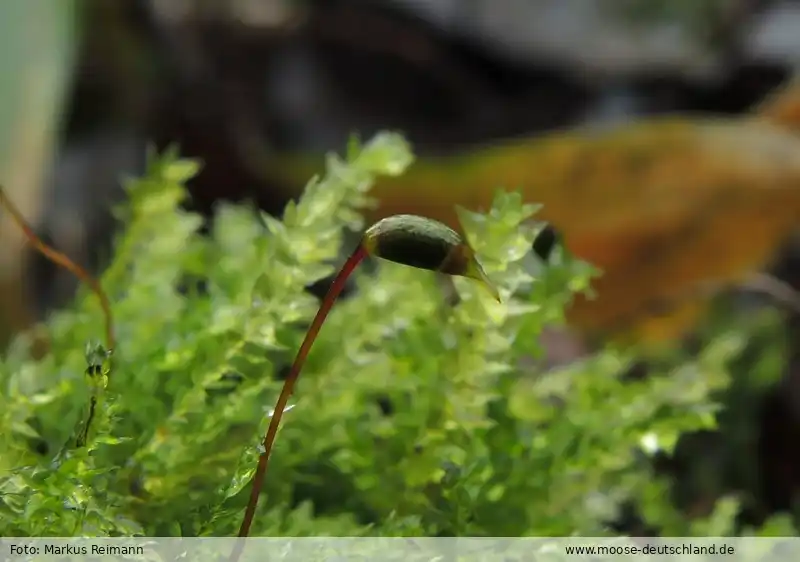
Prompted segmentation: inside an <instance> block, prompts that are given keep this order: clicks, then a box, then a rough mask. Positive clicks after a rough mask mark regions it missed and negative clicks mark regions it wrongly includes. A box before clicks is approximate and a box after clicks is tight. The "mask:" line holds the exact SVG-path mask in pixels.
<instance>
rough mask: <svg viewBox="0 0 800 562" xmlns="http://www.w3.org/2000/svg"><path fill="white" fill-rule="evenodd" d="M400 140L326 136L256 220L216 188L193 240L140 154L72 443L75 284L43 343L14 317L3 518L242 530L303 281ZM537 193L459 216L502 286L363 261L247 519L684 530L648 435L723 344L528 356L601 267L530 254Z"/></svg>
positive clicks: (4, 415) (447, 530) (58, 524)
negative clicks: (447, 280)
mask: <svg viewBox="0 0 800 562" xmlns="http://www.w3.org/2000/svg"><path fill="white" fill-rule="evenodd" d="M410 161H411V154H410V151H409V148H408V146H407V145H406V144H405V142H403V140H402V139H401V138H399V137H397V136H395V135H388V134H387V135H381V136H378V137H376V138H375V139H374V140H373V141H372V142H370V143H368V144H367V145H365V146H364V147H363V148H359V147H351V150H350V152H349V155H348V158H347V160H346V161H343V160H341V159H339V158H336V157H333V156H331V157H330V158H329V161H328V168H327V173H326V175H325V178H324V179H322V180H314V181H312V182H311V183H310V184H309V185H308V187H307V189H306V192H305V195H304V197H303V198H302V199H301V200H300V201H299V202H298V203H297V204H293V205H290V206H289V208H288V209H287V211H286V214H285V217H284V219H283V220H282V221H279V220H277V219H274V218H271V217H264V218H265V221H266V224H267V227H268V228H267V231H266V232H265V231H264V228H263V226H262V225H261V224H260V222H259V221H258V220H257V219H256V218H255V217H254V216H253V214H252V212H251V211H249V210H247V209H245V208H242V207H238V206H224V207H222V208H220V209H219V212H218V213H217V215H216V217H215V221H214V224H213V228H212V231H211V234H210V235H209V236H206V237H204V236H201V235H200V234H199V232H198V231H199V228H200V226H201V220H200V218H199V217H198V216H196V215H194V214H192V213H189V212H186V211H184V210H181V208H180V203H181V202H182V201H183V199H184V198H185V196H186V193H185V190H184V186H183V183H184V182H185V181H186V180H188V179H189V178H190V177H191V176H192V175H193V174H194V173H196V170H197V164H195V163H193V162H191V161H187V160H180V159H177V158H176V155H175V154H174V153H168V154H165V155H162V156H161V157H158V158H152V159H151V164H150V166H149V170H148V172H147V174H146V175H145V177H143V178H141V179H137V180H132V181H129V182H128V183H127V190H128V194H129V201H128V203H127V205H126V207H125V208H124V209H122V210H121V211H120V216H122V217H123V218H124V229H123V231H122V233H121V235H120V237H119V240H118V243H117V246H116V248H117V249H116V254H115V258H114V261H113V263H112V264H111V265H110V267H109V268H108V269H107V271H106V272H105V274H104V275H103V277H102V282H103V284H104V287H105V288H106V290H107V292H108V293H109V295H110V298H111V300H112V301H113V309H114V314H115V321H116V330H117V339H118V349H116V350H115V353H114V363H113V372H111V373H110V376H109V385H108V388H107V389H106V390H105V391H104V392H103V394H102V396H101V400H100V407H99V411H98V415H97V420H96V422H95V426H94V431H93V433H92V434H91V435H90V441H89V445H88V447H87V448H85V449H67V450H64V451H61V454H58V453H59V451H60V449H61V447H62V445H63V444H64V443H66V442H68V440H69V439H70V438H71V437H74V432H75V429H74V426H75V424H77V423H78V422H79V421H80V419H81V417H82V415H83V409H84V408H85V406H86V404H87V400H88V397H89V395H90V393H91V392H92V389H91V388H90V385H89V384H87V381H86V378H85V377H84V374H83V373H84V371H85V369H86V358H85V357H84V352H85V349H86V343H87V342H88V341H93V340H96V339H98V338H100V337H101V336H102V330H103V328H102V317H101V314H100V310H99V307H98V306H97V303H96V301H95V300H94V298H93V296H92V295H90V294H88V293H87V294H85V295H81V296H80V297H79V298H78V299H77V300H76V301H75V303H74V305H73V306H72V307H70V308H69V309H66V310H63V311H60V312H58V313H57V314H54V315H53V316H52V317H51V318H50V319H49V320H48V321H47V329H48V331H49V333H50V334H51V337H52V349H51V352H50V353H49V354H48V355H47V356H46V357H44V358H42V359H40V360H35V359H33V358H31V356H30V354H29V342H28V338H27V336H20V337H19V338H18V339H17V340H16V341H15V342H14V344H13V345H12V346H11V348H10V349H9V350H8V352H7V353H6V354H5V356H4V357H3V360H2V363H0V385H1V386H0V535H2V536H24V535H49V536H70V535H84V536H92V535H129V534H146V535H151V536H152V535H156V536H159V535H161V536H164V535H184V536H195V535H232V534H234V533H235V532H236V530H237V529H238V525H239V523H240V522H241V517H242V514H243V510H244V505H245V501H246V495H247V492H248V490H249V483H250V481H251V478H252V471H253V469H254V467H255V460H256V457H257V455H258V444H259V442H260V439H261V437H262V435H263V432H264V429H265V427H266V423H267V412H268V411H269V409H270V408H271V407H272V406H273V404H274V401H275V399H276V397H277V394H278V392H279V390H280V386H281V381H280V380H279V376H278V375H279V373H280V371H281V369H282V367H284V366H285V365H286V364H287V363H288V362H289V361H290V360H291V358H292V357H293V356H294V353H295V351H296V349H297V347H298V345H299V343H300V341H301V340H302V338H303V335H304V329H305V324H306V323H308V322H309V321H310V319H311V318H312V317H313V315H314V313H315V312H316V309H317V306H318V302H317V301H316V300H315V299H314V298H313V297H312V296H310V295H309V294H308V293H306V292H304V291H303V290H301V288H302V287H304V286H306V285H309V284H311V283H313V282H315V281H318V280H320V279H321V278H323V277H325V276H327V275H329V274H330V273H332V271H333V269H334V268H333V263H334V262H335V261H336V260H337V259H338V257H339V256H340V255H341V254H342V253H349V251H351V250H352V248H343V239H344V234H345V232H346V231H347V230H348V229H355V230H359V231H360V230H362V229H363V228H364V226H365V225H363V223H362V221H361V219H360V215H359V214H358V209H359V208H360V207H361V206H363V205H364V204H366V203H367V201H368V200H367V196H368V188H369V186H370V184H371V182H372V180H373V178H374V176H375V175H376V174H398V173H402V171H403V170H404V169H405V167H406V166H407V165H408V164H409V163H410ZM535 210H536V209H535V207H532V206H527V205H523V204H522V201H521V198H520V197H519V196H518V195H517V194H514V193H504V192H498V195H497V197H496V199H495V204H494V207H493V209H492V210H491V212H490V213H488V214H487V215H486V216H479V215H474V214H470V213H463V214H462V219H463V223H464V227H465V231H466V233H467V237H468V239H469V243H470V246H471V247H473V248H475V250H476V252H477V254H478V257H479V259H480V260H481V263H482V264H483V265H484V267H485V269H486V270H487V273H488V274H489V275H490V276H491V278H492V280H493V281H494V282H496V283H497V284H498V285H499V286H500V288H501V290H502V291H503V294H504V295H511V296H509V297H508V298H504V300H503V302H502V303H497V302H495V301H493V300H492V299H491V296H490V295H488V294H486V292H485V291H483V288H482V287H480V286H478V285H477V284H475V283H473V282H471V281H470V280H467V279H460V278H458V279H455V281H454V282H455V284H456V288H457V290H458V291H459V293H460V296H461V299H460V300H459V303H458V304H457V305H456V306H452V305H450V304H448V302H447V299H445V298H443V294H442V291H441V288H440V286H439V285H438V284H437V282H436V278H435V275H434V274H433V273H430V272H422V271H418V270H414V269H411V268H407V267H403V266H400V265H397V264H393V263H390V262H380V263H379V264H378V265H377V270H376V272H375V273H374V275H373V274H368V273H366V272H357V275H356V277H357V284H358V291H357V295H356V296H355V297H353V298H350V299H348V300H345V301H343V302H341V303H340V304H339V305H337V306H336V308H335V309H334V311H333V313H332V314H331V316H330V318H329V319H328V322H327V323H326V325H325V326H324V327H323V329H322V332H321V334H320V336H319V339H318V341H317V343H316V345H315V347H314V349H313V350H312V352H311V355H310V357H309V361H308V364H307V365H306V368H305V371H304V374H303V376H302V377H301V379H300V381H299V384H298V388H297V392H296V394H295V396H294V398H293V399H292V402H293V404H294V405H295V407H294V408H293V409H292V411H291V412H288V413H287V414H286V416H285V417H284V421H283V426H282V429H281V432H280V434H279V436H278V440H277V446H276V449H275V451H274V455H273V458H272V462H271V467H270V472H269V474H268V477H267V482H266V486H265V492H266V495H265V497H263V498H262V501H261V502H260V505H259V511H258V513H257V516H256V520H255V523H254V527H253V533H252V534H254V535H259V534H266V535H279V534H289V535H297V536H303V535H350V536H352V535H425V536H440V535H489V536H515V535H533V534H536V535H571V534H580V535H602V534H607V533H609V532H610V531H609V528H608V525H607V522H608V521H609V520H611V519H614V518H615V517H616V516H617V514H618V512H619V511H620V510H621V508H622V506H624V505H627V504H629V503H631V502H632V503H633V504H634V505H635V506H636V507H637V509H638V511H640V512H641V513H644V514H645V515H646V516H647V518H648V521H649V522H652V523H654V524H658V525H660V526H661V527H662V528H663V529H665V532H666V533H667V534H677V535H681V534H690V533H691V532H692V529H691V528H690V526H689V524H688V523H686V522H685V520H684V519H683V518H681V517H679V516H678V515H677V511H676V509H675V508H674V507H673V506H672V504H671V503H670V500H669V497H668V494H665V493H664V490H665V489H666V481H665V480H663V479H662V478H660V477H655V476H654V475H653V473H652V469H651V466H650V463H649V461H648V460H647V455H646V454H645V453H643V452H642V451H643V449H642V445H641V444H642V442H643V440H645V441H647V443H649V444H650V446H652V445H653V444H655V445H656V447H663V448H667V449H668V448H669V447H671V445H672V444H673V443H674V442H675V441H676V440H677V437H678V436H679V435H681V434H682V433H683V432H686V431H691V430H694V429H698V428H707V427H710V426H711V425H713V424H714V419H715V414H714V412H715V400H714V398H713V395H712V393H713V392H715V391H716V390H718V389H722V388H725V387H726V386H727V383H728V375H727V371H726V367H725V364H726V363H725V362H726V361H728V359H729V357H730V355H731V353H732V352H731V351H730V349H729V347H730V342H729V340H723V342H722V344H712V345H710V346H709V347H708V349H707V351H706V352H704V353H703V354H701V356H700V358H699V359H690V358H682V359H681V363H680V365H681V367H680V369H678V370H677V371H676V370H675V369H674V366H675V365H674V364H669V365H665V367H664V369H662V370H661V371H659V370H658V369H657V370H656V372H654V373H653V375H652V376H651V377H650V378H649V379H647V380H644V381H634V382H631V381H626V380H624V379H623V374H624V373H625V372H626V370H627V369H628V367H629V366H630V364H631V362H632V360H633V357H632V356H628V355H625V354H621V353H616V352H612V351H606V352H603V353H599V354H597V355H595V356H592V357H590V358H589V359H587V360H586V361H584V362H582V363H579V364H575V365H572V366H570V367H568V368H564V369H560V370H557V371H552V372H547V373H545V372H540V371H538V370H536V369H531V368H527V367H526V368H523V367H520V366H519V365H521V364H522V361H523V359H526V358H530V357H534V358H535V357H538V356H539V355H540V349H539V343H538V342H539V337H540V334H541V331H542V328H543V326H545V325H549V324H554V323H555V324H558V323H559V322H561V321H562V319H563V311H564V306H565V305H566V304H567V303H568V302H569V300H570V299H571V298H572V294H573V293H572V291H574V290H583V289H584V288H586V287H587V286H588V284H589V280H590V276H591V275H592V273H593V270H592V268H590V267H589V266H588V265H587V264H584V263H581V262H578V261H576V260H574V259H572V258H571V257H570V256H569V255H568V254H567V253H566V252H565V251H564V250H563V248H561V247H560V246H559V247H557V248H556V249H555V250H554V252H553V254H552V255H551V260H550V264H549V265H547V266H544V265H543V264H542V263H541V262H538V261H536V260H535V259H533V258H531V256H530V255H529V254H530V245H531V242H532V240H533V239H534V237H535V234H536V232H537V230H538V227H536V226H531V225H530V224H529V221H528V219H529V218H530V217H531V216H532V215H533V213H534V212H535ZM368 275H369V278H367V276H368ZM198 281H201V282H202V283H198ZM198 285H202V290H200V288H198ZM725 342H728V343H725ZM725 345H728V346H729V347H725ZM720 346H722V347H720ZM387 411H388V412H389V413H388V414H387ZM726 513H727V511H726ZM713 528H714V530H715V531H719V530H720V527H719V525H715V526H714V527H713Z"/></svg>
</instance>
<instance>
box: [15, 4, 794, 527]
mask: <svg viewBox="0 0 800 562" xmlns="http://www.w3.org/2000/svg"><path fill="white" fill-rule="evenodd" d="M0 42H1V43H2V44H1V45H0V183H2V185H3V186H4V187H5V188H6V190H7V192H8V194H9V196H10V198H11V199H12V200H13V201H14V202H15V203H16V205H17V206H18V207H19V208H20V209H21V211H22V212H23V213H24V215H25V216H26V217H27V219H28V220H29V221H30V222H31V223H32V224H34V225H35V227H36V229H37V232H38V233H39V234H40V235H41V236H42V238H44V239H45V240H47V241H49V242H51V243H52V244H54V245H55V246H56V247H57V248H58V249H59V250H61V251H63V252H65V253H66V254H68V255H69V256H71V257H72V258H73V259H75V261H77V262H78V263H80V264H83V265H85V266H87V267H88V268H90V269H91V270H92V271H98V270H100V269H101V268H102V265H103V263H104V261H105V260H106V259H107V257H108V255H109V253H110V251H111V243H112V237H113V233H114V228H115V223H114V218H113V216H112V213H111V209H112V206H113V205H114V204H115V202H118V201H119V200H120V199H121V197H122V189H121V183H120V181H121V179H122V178H124V177H125V176H127V175H136V174H139V173H141V172H142V171H143V166H144V157H145V149H146V147H147V146H148V144H154V145H155V146H157V147H159V148H164V147H166V146H167V145H169V144H173V143H175V144H177V145H178V146H179V147H180V151H181V153H182V154H183V155H185V156H189V157H193V158H198V159H200V160H202V162H203V164H204V167H203V170H202V172H201V173H200V175H199V176H198V177H197V178H196V179H194V180H193V181H192V182H191V184H190V191H191V203H190V205H191V206H192V207H193V208H194V209H195V210H198V211H200V212H202V213H204V214H206V215H208V214H210V213H211V212H212V209H213V206H214V204H215V203H216V202H218V201H220V200H230V201H244V200H249V201H254V202H256V203H257V205H258V206H259V207H261V208H262V209H263V210H265V211H267V212H270V213H275V214H280V212H281V209H282V207H283V206H284V204H285V203H286V201H287V199H288V198H290V197H292V196H294V195H297V194H298V193H299V192H300V190H301V189H302V184H300V185H297V184H294V185H285V183H286V182H285V180H281V179H280V178H281V175H280V174H273V173H271V170H270V168H269V166H264V165H262V162H259V161H258V158H257V157H254V154H278V155H279V154H280V153H281V152H293V153H309V154H318V153H321V152H324V151H328V150H335V151H342V150H343V148H344V146H345V143H346V141H347V138H348V136H349V135H350V134H351V133H353V132H356V131H357V132H359V133H360V134H361V137H362V138H365V139H366V138H369V137H370V136H371V135H373V134H374V133H376V132H378V131H380V130H384V129H393V130H398V131H401V132H402V133H404V134H405V135H406V136H407V137H408V139H409V140H410V141H411V143H412V145H413V147H414V150H415V152H416V153H417V154H419V155H422V156H425V155H440V154H454V153H458V152H459V151H460V150H463V149H465V148H466V147H471V146H475V145H491V144H492V143H496V142H499V141H501V140H505V139H510V138H515V137H529V136H536V135H546V134H547V133H549V132H551V131H555V130H560V129H564V128H571V127H583V126H593V125H605V124H614V123H625V122H628V121H632V120H636V119H640V118H642V117H647V116H652V115H656V114H666V113H671V112H681V113H698V114H701V113H702V114H706V113H708V114H729V115H738V114H743V113H745V112H747V111H748V110H749V109H750V108H751V107H752V106H753V105H754V104H757V103H758V102H760V101H761V100H762V99H763V98H764V97H765V96H766V95H767V94H769V93H770V92H771V91H772V90H773V89H774V88H776V87H777V86H778V85H780V84H781V83H783V82H784V80H786V79H787V78H788V77H789V76H791V75H792V73H793V69H794V67H795V66H796V65H797V64H798V63H800V2H797V1H794V2H790V1H774V0H117V1H114V2H109V1H107V0H82V1H79V0H58V1H55V0H4V1H3V2H0ZM743 227H745V228H746V225H743ZM0 237H2V244H0V299H2V301H1V302H0V304H1V305H2V308H0V343H2V344H3V346H5V344H6V343H7V341H8V339H9V338H10V337H11V336H12V335H13V334H14V333H17V332H19V331H20V330H23V329H25V328H27V327H30V326H31V325H32V324H33V323H35V322H36V321H37V320H40V319H42V318H44V316H45V315H46V314H47V311H49V310H52V309H53V308H54V307H59V306H62V305H64V304H65V303H67V302H69V299H70V298H71V297H72V295H73V294H74V291H75V289H76V286H77V285H76V281H75V280H74V279H73V278H72V276H70V275H69V274H68V273H65V272H63V271H61V270H59V269H57V268H56V267H55V266H53V265H52V264H49V263H48V262H46V261H44V260H43V259H41V258H40V257H38V255H36V254H34V253H33V252H32V251H30V250H29V249H28V247H27V246H26V245H25V241H24V238H23V237H22V235H21V233H20V232H19V231H18V229H17V228H16V227H15V226H14V225H13V223H11V222H10V220H9V217H8V214H7V213H4V212H3V213H0ZM792 254H793V252H791V251H789V252H787V253H786V254H785V255H784V256H783V258H782V259H781V260H780V261H779V263H777V264H776V266H775V271H776V272H777V273H778V275H779V276H782V277H783V279H784V280H785V281H788V282H789V283H790V284H793V285H795V286H799V285H800V278H797V279H795V275H794V274H793V271H795V269H796V268H795V267H794V265H793V264H794V261H795V260H794V258H793V255H792ZM794 324H798V325H800V323H799V322H797V321H796V319H789V321H788V322H787V333H788V334H789V336H788V337H789V338H792V335H791V334H793V333H794V332H793V331H792V330H794V329H795V328H794ZM794 362H795V361H794V359H793V358H792V357H789V358H787V360H786V365H785V368H784V377H783V379H782V380H781V381H779V382H777V383H775V384H774V385H772V386H771V387H770V388H768V389H765V390H764V391H763V392H762V393H761V395H759V396H755V395H752V394H748V395H747V397H746V399H742V400H740V401H739V402H740V403H741V404H745V406H743V407H746V409H747V412H744V411H736V410H735V411H733V413H732V414H731V417H732V418H736V419H737V420H739V425H738V426H737V427H739V429H741V431H739V430H737V431H739V433H736V435H735V436H734V441H735V440H736V439H738V440H739V441H741V440H743V439H744V440H746V441H747V443H748V446H749V449H741V448H736V447H734V446H731V445H730V443H731V441H730V439H727V438H726V439H720V438H719V437H718V436H717V437H715V436H714V435H700V436H696V438H695V439H694V440H693V441H692V442H691V443H690V442H689V441H687V444H686V447H685V451H686V452H685V453H679V455H678V457H676V459H673V460H672V461H670V464H669V469H670V470H673V471H675V473H676V477H681V478H686V479H687V480H690V479H695V480H697V481H701V482H703V484H701V485H700V491H701V492H702V498H700V496H697V495H696V494H695V496H696V497H695V500H696V501H694V503H692V505H691V506H689V507H687V509H689V510H700V511H702V509H703V505H704V503H703V502H706V501H708V500H713V497H715V496H716V495H718V494H720V493H722V492H723V491H724V490H722V488H726V487H727V488H729V489H730V488H737V487H749V489H750V491H751V492H752V497H753V500H752V502H753V505H754V506H755V507H754V508H753V511H752V514H751V515H752V516H753V517H755V518H758V517H760V516H763V515H764V514H766V513H768V512H773V511H776V510H788V509H790V508H791V507H792V505H793V499H792V498H793V495H794V494H795V491H796V489H797V488H798V486H800V449H798V448H797V447H796V444H797V443H798V442H800V429H798V428H800V409H798V406H797V405H796V404H795V403H793V402H792V400H790V399H789V398H787V396H789V395H791V393H790V392H786V390H787V388H788V389H792V388H795V385H800V383H795V382H794V381H795V380H796V379H798V377H800V371H798V369H796V368H795V366H794ZM795 371H798V373H799V374H798V375H796V376H795V375H794V374H793V373H794V372H795ZM741 404H739V405H741ZM734 406H735V405H733V404H732V405H730V407H731V408H733V407H734ZM741 420H744V421H741ZM742 428H743V429H742ZM710 443H712V444H713V445H709V444H710ZM743 450H749V451H752V452H753V454H754V456H753V458H752V459H751V460H752V463H751V464H754V466H755V469H756V470H757V471H758V474H759V475H760V476H759V477H758V478H757V479H756V480H753V479H752V478H750V477H749V476H747V477H745V476H743V475H742V471H741V470H739V469H738V468H737V467H738V466H739V464H741V463H742V462H744V461H743V459H742V457H741V454H742V451H743ZM698 451H703V455H705V456H704V457H703V458H704V459H705V460H704V461H703V462H699V461H698V462H696V460H697V459H696V457H697V455H699V454H700V453H699V452H698ZM681 454H682V455H684V457H685V458H684V457H681V456H680V455H681ZM709 455H710V457H709ZM687 459H688V460H687ZM706 461H707V462H706ZM748 462H749V461H748ZM698 471H699V472H698ZM753 482H755V483H753ZM692 490H695V491H696V490H697V488H694V487H693V488H692ZM698 498H700V499H698ZM690 503H691V502H690ZM695 504H696V505H695Z"/></svg>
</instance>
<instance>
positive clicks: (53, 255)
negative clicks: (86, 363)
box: [0, 185, 116, 350]
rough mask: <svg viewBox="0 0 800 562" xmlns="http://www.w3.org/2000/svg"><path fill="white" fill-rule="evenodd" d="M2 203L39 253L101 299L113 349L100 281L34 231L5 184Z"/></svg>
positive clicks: (110, 319)
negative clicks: (7, 193)
mask: <svg viewBox="0 0 800 562" xmlns="http://www.w3.org/2000/svg"><path fill="white" fill-rule="evenodd" d="M0 204H2V206H3V207H5V208H6V209H7V210H8V212H9V213H10V214H11V218H12V219H13V220H14V222H15V223H16V224H17V226H19V228H20V229H21V230H22V232H23V234H24V235H25V238H27V240H28V243H29V244H30V245H31V246H32V247H33V248H34V249H36V250H37V251H38V252H39V253H41V254H42V255H44V256H45V257H46V258H47V259H48V260H50V261H51V262H53V263H55V264H57V265H60V266H61V267H63V268H64V269H66V270H67V271H69V272H70V273H72V274H73V275H74V276H75V277H77V278H78V279H80V280H81V282H83V283H84V284H85V285H87V286H88V287H89V288H90V289H91V290H92V292H94V294H95V295H97V298H98V300H99V301H100V306H101V307H102V309H103V316H104V318H105V332H106V349H107V350H113V349H114V348H115V347H116V340H115V338H114V322H113V317H112V315H111V304H110V303H109V300H108V297H107V296H106V293H105V291H103V288H102V287H101V286H100V283H99V282H98V281H97V280H96V279H95V278H94V277H92V276H91V275H89V273H88V272H87V271H86V270H85V269H83V268H82V267H81V266H79V265H78V264H76V263H75V262H74V261H72V260H71V259H70V258H68V257H67V256H66V255H64V254H62V253H61V252H59V251H58V250H55V249H53V248H51V247H50V246H48V245H47V244H45V243H44V242H43V241H42V240H41V238H39V237H38V236H37V235H36V233H35V232H34V231H33V228H31V227H30V225H29V224H28V223H27V221H26V220H25V217H23V216H22V213H20V211H19V209H17V207H16V206H14V204H13V203H12V202H11V200H10V199H9V198H8V196H7V195H6V193H5V190H4V189H3V186H1V185H0Z"/></svg>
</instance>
